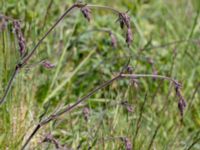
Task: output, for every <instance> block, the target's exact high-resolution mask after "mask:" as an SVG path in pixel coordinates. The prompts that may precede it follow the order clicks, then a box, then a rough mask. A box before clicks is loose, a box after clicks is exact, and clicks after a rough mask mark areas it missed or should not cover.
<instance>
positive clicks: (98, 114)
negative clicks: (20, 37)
mask: <svg viewBox="0 0 200 150" xmlns="http://www.w3.org/2000/svg"><path fill="white" fill-rule="evenodd" d="M50 1H51V0H43V1H39V0H29V1H28V0H18V1H16V0H1V5H0V12H1V13H2V14H4V15H7V16H11V17H13V18H18V19H21V20H22V22H23V23H22V25H23V32H24V35H25V38H26V43H27V48H28V50H29V51H30V50H31V48H33V47H34V45H35V44H36V43H37V41H38V40H39V39H40V38H41V37H42V35H43V34H44V33H45V32H46V31H47V30H48V29H49V28H50V27H51V25H52V24H53V23H54V22H55V20H56V19H57V18H58V17H59V16H60V15H61V14H62V13H63V12H64V11H65V10H66V9H67V8H68V7H69V6H70V5H71V4H72V3H73V1H66V0H55V1H54V2H53V3H52V5H51V7H50V8H49V9H48V11H47V8H48V5H49V3H50ZM198 1H199V0H193V1H188V0H168V1H164V0H143V1H142V0H141V1H140V0H119V1H114V0H113V1H111V0H110V1H107V0H103V1H100V2H99V1H96V0H90V1H87V2H88V3H91V4H100V5H107V6H111V7H114V8H116V9H118V10H121V11H124V12H125V11H127V10H129V15H130V17H131V23H132V30H133V33H134V40H133V43H132V45H131V46H130V48H128V47H127V45H126V43H125V39H124V36H125V33H124V31H123V30H121V29H120V27H119V23H116V20H117V16H115V15H114V14H113V13H112V12H110V11H105V10H100V9H94V10H93V11H92V20H91V22H90V23H88V22H87V21H86V20H85V19H84V18H83V16H82V14H81V13H80V11H79V10H74V11H73V12H72V13H70V15H68V17H65V19H64V20H63V21H62V22H61V23H60V24H59V26H58V27H57V28H55V30H54V31H53V32H52V33H51V34H50V35H49V36H48V37H47V38H46V39H45V40H44V42H43V43H42V45H40V47H39V48H38V49H37V52H36V53H35V55H34V56H33V57H32V59H31V61H30V62H29V64H30V68H25V69H23V70H22V71H21V72H20V73H19V74H18V76H17V77H16V79H15V81H14V84H13V86H12V88H11V91H10V93H9V95H8V97H7V100H6V102H5V103H4V104H3V105H2V106H0V149H2V150H4V149H11V150H12V149H13V150H14V149H20V148H21V146H22V144H23V143H24V142H25V140H26V139H27V137H28V136H29V135H30V133H31V132H32V130H33V128H34V127H35V125H37V123H38V122H39V120H40V119H41V117H46V116H48V115H49V114H51V113H52V112H54V111H55V110H57V109H59V108H62V107H63V106H64V105H67V104H73V103H75V101H76V100H77V99H78V98H80V97H82V96H84V95H86V94H87V93H88V92H90V91H91V90H92V89H94V88H95V87H97V86H98V85H100V84H102V83H103V82H105V81H107V80H110V79H111V78H112V77H114V75H116V74H117V73H118V72H120V70H121V68H122V67H123V66H124V65H125V64H126V63H127V60H128V59H127V57H130V58H131V59H130V65H131V66H132V67H133V68H134V73H138V74H141V73H143V74H152V73H153V69H156V70H157V72H158V74H160V75H165V76H169V77H172V78H175V79H177V80H178V81H179V82H180V83H182V85H183V86H182V88H181V91H182V94H183V95H184V97H185V99H186V101H187V107H186V110H185V114H184V118H183V122H182V123H181V122H180V118H181V116H180V113H179V110H178V107H177V102H178V99H177V97H176V95H175V91H174V87H173V85H172V84H171V83H169V82H168V81H162V80H159V79H157V80H152V79H151V78H144V79H139V80H138V82H139V83H138V87H136V86H134V85H133V84H131V80H129V79H123V80H119V81H116V82H114V83H113V84H111V85H110V86H108V87H106V88H104V89H102V90H101V91H99V92H98V93H96V94H95V95H94V96H92V97H90V98H89V99H88V100H87V101H85V102H84V103H82V104H81V105H80V106H78V107H77V108H75V109H74V110H72V111H71V112H70V113H67V114H65V115H62V116H61V117H59V118H58V119H56V120H55V121H53V122H51V123H49V124H48V125H46V126H44V127H43V128H41V130H40V131H39V132H38V133H37V134H36V136H35V137H34V138H33V139H32V140H31V142H30V144H29V145H28V149H55V147H54V145H53V144H50V143H41V141H42V140H43V139H44V138H45V136H46V135H47V134H48V133H51V134H52V135H53V136H54V138H55V139H56V140H58V141H59V142H60V143H61V144H65V145H66V146H67V147H70V148H73V149H77V147H78V146H80V147H81V148H80V149H88V148H89V147H92V149H100V150H101V149H102V150H110V149H113V150H118V149H125V145H124V142H123V141H122V140H120V138H119V137H127V138H129V139H130V141H131V143H132V144H133V145H134V149H135V150H143V149H144V150H146V149H148V148H150V149H156V150H172V149H173V150H175V149H176V150H187V149H189V148H190V146H191V145H192V144H193V143H195V144H194V145H193V146H192V147H191V150H198V149H200V140H198V139H199V138H200V135H199V133H200V130H199V128H200V110H199V108H200V107H199V106H200V102H199V99H200V78H199V77H200V63H199V60H200V50H199V49H200V37H199V35H200V15H199V10H198V9H199V8H200V6H199V4H198V3H199V2H198ZM198 6H199V7H198ZM45 18H46V19H45ZM101 28H106V29H110V30H111V31H112V32H113V33H114V34H115V36H116V37H117V41H118V46H117V48H115V49H114V48H112V47H111V46H110V43H109V42H110V38H109V35H108V34H106V33H103V32H98V31H91V30H95V29H101ZM179 40H186V41H185V42H176V43H173V44H167V43H171V42H174V41H179ZM165 44H166V45H165ZM160 45H165V46H161V47H159V46H160ZM141 49H143V50H141ZM19 59H20V56H19V53H18V46H17V41H16V38H15V36H14V34H13V31H12V25H11V24H8V26H7V28H6V29H5V30H4V31H2V32H0V97H1V95H3V91H4V90H5V88H6V84H7V82H8V81H9V78H10V76H11V74H12V72H13V71H14V69H15V68H14V67H15V64H16V63H17V62H18V60H19ZM43 59H48V60H49V61H51V62H52V63H53V64H56V67H55V68H53V69H50V70H49V69H45V68H44V67H42V65H40V64H38V62H40V61H41V60H43ZM149 59H152V60H153V61H154V68H153V67H152V65H151V64H150V63H149ZM31 66H33V67H31ZM122 101H128V103H129V104H130V106H132V107H133V112H132V113H131V112H128V111H127V108H126V107H124V106H123V105H121V104H120V103H121V102H122ZM84 107H89V108H90V116H89V120H88V122H86V121H85V120H84V117H83V114H82V110H83V108H84ZM142 108H143V109H142ZM44 112H45V115H44V116H41V115H42V114H43V113H44ZM136 133H137V134H136Z"/></svg>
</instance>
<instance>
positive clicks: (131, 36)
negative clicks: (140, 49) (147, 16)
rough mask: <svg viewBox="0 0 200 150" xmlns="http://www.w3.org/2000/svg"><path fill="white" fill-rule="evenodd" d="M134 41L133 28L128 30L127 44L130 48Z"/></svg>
mask: <svg viewBox="0 0 200 150" xmlns="http://www.w3.org/2000/svg"><path fill="white" fill-rule="evenodd" d="M132 41H133V35H132V31H131V28H128V29H127V32H126V43H127V44H128V46H130V44H131V42H132Z"/></svg>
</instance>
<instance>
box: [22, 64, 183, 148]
mask: <svg viewBox="0 0 200 150" xmlns="http://www.w3.org/2000/svg"><path fill="white" fill-rule="evenodd" d="M128 64H129V62H128ZM126 67H127V65H126V66H125V67H123V69H122V71H121V72H120V74H119V75H117V76H115V77H114V78H112V79H111V80H109V81H107V82H105V83H103V84H102V85H100V86H98V87H97V88H95V89H94V90H92V91H91V92H89V93H88V94H87V95H86V96H84V97H82V98H81V99H79V100H77V102H76V103H74V104H73V105H71V106H66V108H64V109H63V110H60V111H58V112H57V113H52V114H51V115H50V116H49V117H47V118H46V119H44V120H42V121H40V122H39V123H38V125H37V126H36V128H35V129H34V131H33V132H32V134H31V135H30V136H29V138H28V139H27V140H26V142H25V144H24V145H23V147H22V150H23V149H24V148H25V147H26V146H27V144H28V143H29V142H30V140H31V139H32V138H33V136H34V135H35V134H36V133H37V132H38V130H39V129H40V128H41V127H42V126H44V125H46V124H48V123H49V122H51V121H53V120H55V119H57V118H58V117H59V116H61V115H63V114H65V113H67V112H69V111H71V110H72V109H74V108H75V107H76V106H78V105H79V104H80V103H81V102H83V101H86V100H88V98H89V97H91V96H92V95H94V94H95V93H97V92H98V91H99V90H101V89H103V88H105V87H107V86H109V85H110V84H112V83H113V82H114V81H116V80H118V79H121V78H130V77H131V78H132V77H134V78H135V77H155V78H162V79H166V80H170V81H173V82H174V83H175V84H178V85H179V83H178V82H176V81H175V80H174V79H171V78H169V77H165V76H159V75H143V74H123V72H124V70H125V68H126Z"/></svg>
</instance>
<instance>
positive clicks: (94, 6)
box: [86, 4, 121, 14]
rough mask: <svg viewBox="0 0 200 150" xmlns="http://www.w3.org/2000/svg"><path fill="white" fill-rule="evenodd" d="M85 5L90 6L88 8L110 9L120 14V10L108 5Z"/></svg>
mask: <svg viewBox="0 0 200 150" xmlns="http://www.w3.org/2000/svg"><path fill="white" fill-rule="evenodd" d="M86 6H87V7H90V8H100V9H108V10H111V11H113V12H114V13H116V14H120V13H121V12H120V11H119V10H117V9H114V8H112V7H109V6H101V5H91V4H88V5H86Z"/></svg>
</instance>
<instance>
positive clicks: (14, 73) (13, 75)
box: [0, 65, 19, 105]
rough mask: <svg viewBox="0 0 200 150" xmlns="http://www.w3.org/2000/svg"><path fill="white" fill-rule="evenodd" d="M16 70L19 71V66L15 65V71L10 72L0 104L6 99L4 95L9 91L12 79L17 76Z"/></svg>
mask: <svg viewBox="0 0 200 150" xmlns="http://www.w3.org/2000/svg"><path fill="white" fill-rule="evenodd" d="M18 71H19V67H18V65H17V66H16V68H15V71H14V72H13V74H12V76H11V78H10V80H9V82H8V85H7V87H6V90H5V92H4V95H3V97H2V98H1V100H0V105H2V104H3V103H4V102H5V101H6V97H7V95H8V93H9V91H10V88H11V87H12V84H13V81H14V79H15V77H16V76H17V73H18Z"/></svg>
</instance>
